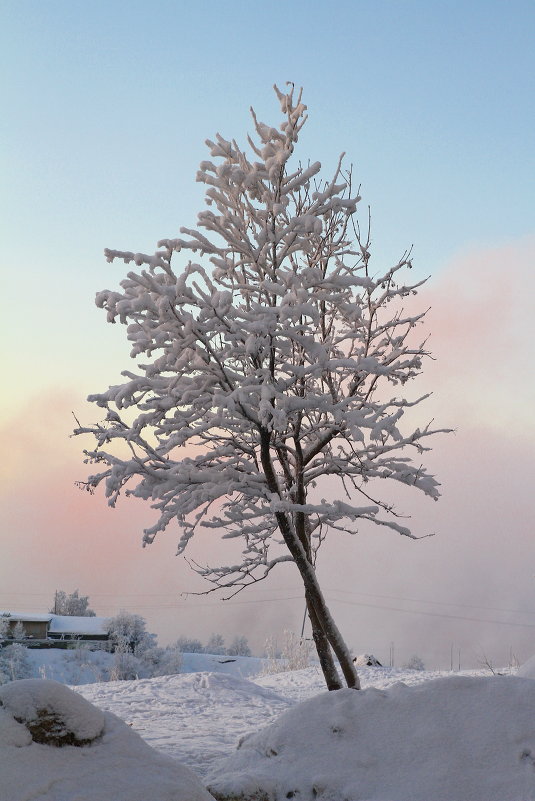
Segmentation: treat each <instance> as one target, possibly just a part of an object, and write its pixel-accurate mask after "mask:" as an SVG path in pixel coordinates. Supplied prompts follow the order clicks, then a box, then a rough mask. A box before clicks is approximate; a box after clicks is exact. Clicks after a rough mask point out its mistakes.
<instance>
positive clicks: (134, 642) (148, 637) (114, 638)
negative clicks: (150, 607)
mask: <svg viewBox="0 0 535 801" xmlns="http://www.w3.org/2000/svg"><path fill="white" fill-rule="evenodd" d="M145 627H146V621H145V618H143V617H141V615H134V614H132V613H131V612H126V611H125V610H124V609H121V611H120V612H119V614H118V615H115V617H112V618H110V619H109V620H108V623H107V626H106V628H107V631H108V634H109V637H110V640H111V642H112V644H113V646H114V648H115V649H116V650H117V649H119V650H120V649H123V650H124V644H125V643H126V644H127V646H128V650H129V651H130V652H134V651H135V652H137V653H139V652H140V651H141V650H143V648H148V647H152V646H153V645H156V642H155V640H156V637H155V635H154V634H149V632H148V631H147V630H146V628H145Z"/></svg>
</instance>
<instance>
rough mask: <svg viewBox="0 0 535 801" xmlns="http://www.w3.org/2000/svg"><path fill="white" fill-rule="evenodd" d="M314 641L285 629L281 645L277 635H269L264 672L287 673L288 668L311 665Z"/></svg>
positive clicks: (265, 648) (301, 668)
mask: <svg viewBox="0 0 535 801" xmlns="http://www.w3.org/2000/svg"><path fill="white" fill-rule="evenodd" d="M311 651H312V643H311V642H310V640H305V639H304V638H303V637H298V636H297V634H296V633H295V632H293V631H289V630H288V629H285V631H284V633H283V637H282V644H281V645H279V643H278V642H277V638H276V637H273V636H271V637H268V638H267V640H266V643H265V646H264V653H265V656H266V661H265V662H264V672H265V673H268V674H271V673H285V672H286V671H288V670H303V669H304V668H307V667H309V665H310V655H311Z"/></svg>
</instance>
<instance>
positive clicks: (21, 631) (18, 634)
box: [13, 620, 26, 640]
mask: <svg viewBox="0 0 535 801" xmlns="http://www.w3.org/2000/svg"><path fill="white" fill-rule="evenodd" d="M25 637H26V629H25V628H24V623H23V622H22V620H17V622H16V623H15V626H14V628H13V639H15V640H23V639H24V638H25Z"/></svg>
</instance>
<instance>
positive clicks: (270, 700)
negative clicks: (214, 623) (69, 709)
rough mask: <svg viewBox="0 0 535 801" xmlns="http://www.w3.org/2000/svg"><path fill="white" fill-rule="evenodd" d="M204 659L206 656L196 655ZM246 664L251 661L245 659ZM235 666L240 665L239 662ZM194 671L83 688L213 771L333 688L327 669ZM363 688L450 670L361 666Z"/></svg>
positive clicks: (154, 740)
mask: <svg viewBox="0 0 535 801" xmlns="http://www.w3.org/2000/svg"><path fill="white" fill-rule="evenodd" d="M192 656H193V657H201V659H199V661H203V660H202V657H203V656H204V655H202V654H199V655H197V654H193V655H192ZM243 661H245V662H246V661H247V660H246V659H245V658H243ZM234 666H235V671H238V670H240V667H239V663H238V664H236V663H234ZM224 667H226V668H227V671H226V672H225V673H221V672H217V673H207V672H200V673H187V674H181V675H179V676H163V677H161V678H158V679H141V680H140V681H120V682H107V683H104V684H90V685H84V686H81V687H77V688H76V689H77V690H78V692H80V693H81V694H82V695H83V696H84V698H87V699H88V701H91V702H92V703H93V704H95V705H96V706H98V707H100V708H101V709H105V710H108V711H110V712H113V713H114V714H115V715H117V716H118V717H120V718H122V719H123V720H125V721H126V722H127V723H128V724H129V725H130V726H132V728H133V729H134V730H135V731H137V732H139V734H141V736H142V737H143V739H144V740H146V741H147V742H148V743H149V744H150V745H152V746H153V747H154V748H156V749H157V750H158V751H161V752H162V753H164V754H167V755H168V756H172V757H175V758H176V759H179V760H180V761H181V762H183V763H184V764H185V765H188V766H189V767H190V768H192V769H193V770H194V771H195V772H196V773H197V774H198V775H199V776H202V777H204V776H206V775H207V774H208V773H209V772H210V771H211V770H212V769H213V768H214V767H215V766H216V765H217V763H218V761H219V760H221V759H222V758H224V757H226V756H229V755H230V754H232V753H233V752H234V751H235V749H236V746H237V745H238V742H239V740H240V739H241V738H242V737H244V736H245V735H247V734H250V733H251V732H256V731H258V729H259V728H262V727H263V726H266V725H267V724H269V723H272V722H273V721H274V720H276V718H277V717H278V716H279V715H280V714H281V712H284V711H285V710H287V709H290V707H292V706H294V705H295V704H296V703H297V702H299V701H304V700H306V699H308V698H311V697H313V696H315V695H317V694H318V693H322V692H324V691H325V684H324V680H323V676H322V675H321V671H320V670H319V668H314V667H313V668H307V669H306V670H298V671H292V672H289V673H279V674H275V675H270V676H260V677H258V678H255V679H253V680H251V679H249V680H248V679H244V678H241V677H240V676H239V675H236V673H234V675H232V671H231V670H229V668H231V665H228V666H227V665H226V666H224ZM359 675H360V677H361V680H362V684H363V687H364V688H366V687H377V688H380V689H386V688H387V687H391V686H392V685H393V684H395V683H396V682H399V681H403V682H404V683H405V684H407V685H413V684H418V683H420V682H422V681H425V680H428V679H429V678H432V677H438V676H441V675H444V674H440V673H429V672H426V671H403V670H397V669H395V668H394V669H392V668H360V670H359Z"/></svg>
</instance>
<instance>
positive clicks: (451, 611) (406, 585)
mask: <svg viewBox="0 0 535 801" xmlns="http://www.w3.org/2000/svg"><path fill="white" fill-rule="evenodd" d="M534 254H535V243H533V242H531V241H527V242H524V243H521V244H520V245H517V246H514V245H513V246H511V247H508V248H507V247H506V248H501V249H498V250H496V251H485V252H481V253H473V254H471V255H466V254H465V255H463V257H462V258H460V259H459V260H458V261H456V262H455V263H454V264H452V265H451V266H450V267H449V268H448V269H446V270H445V271H443V273H442V274H441V276H439V277H437V278H436V279H434V278H433V279H432V280H431V281H430V282H429V284H428V285H426V286H425V287H424V288H423V289H422V290H421V292H420V294H419V296H418V299H417V304H418V305H420V304H421V305H422V306H423V305H425V307H427V306H430V307H431V310H430V312H429V315H428V319H427V320H426V323H425V330H428V331H429V333H430V334H431V337H430V341H429V343H430V344H429V347H430V350H431V351H432V352H433V354H434V356H435V357H436V360H435V361H430V360H428V362H427V364H426V365H425V367H424V372H423V375H422V376H421V377H420V378H418V380H417V383H419V384H421V386H418V387H417V391H418V393H420V392H422V391H424V390H425V391H427V390H428V389H431V390H432V391H433V395H432V397H431V398H430V399H429V400H428V401H426V402H425V403H424V404H422V405H421V406H419V407H416V410H415V411H414V412H413V418H414V421H417V422H418V424H420V425H423V424H425V423H426V422H427V421H428V420H429V419H431V418H435V424H436V425H438V426H441V427H442V426H447V427H452V428H455V429H456V431H455V433H452V434H440V435H437V436H436V437H435V438H434V441H433V442H429V444H431V445H432V447H433V450H432V451H431V452H429V453H427V454H424V457H423V460H424V461H425V463H426V464H427V465H428V466H429V467H430V468H431V470H432V472H434V473H435V474H436V475H437V478H438V479H439V481H440V483H441V485H442V486H441V492H442V497H441V498H440V500H439V501H438V502H436V503H434V502H433V501H431V500H430V499H428V498H426V497H423V496H421V493H418V492H417V491H415V490H413V489H411V488H405V487H399V486H396V485H395V484H394V482H392V483H391V485H390V486H385V483H384V482H383V484H382V486H381V487H380V489H381V491H382V494H383V495H382V497H384V498H388V499H389V500H391V501H393V502H395V504H396V507H397V509H398V511H399V512H402V513H406V514H409V515H410V516H411V519H410V521H408V522H409V525H410V526H411V528H412V530H413V533H414V534H415V535H417V536H422V537H424V538H423V539H421V540H418V541H412V540H409V539H407V538H405V537H400V536H399V535H398V534H396V533H394V532H391V531H388V530H385V529H382V528H379V527H374V526H372V525H371V524H368V525H367V526H362V527H361V530H360V531H359V533H357V534H355V535H354V536H349V535H343V534H331V535H330V536H329V537H328V538H327V541H326V542H325V543H324V544H323V545H322V547H321V550H320V552H319V557H318V571H319V576H320V580H321V582H322V585H323V587H324V591H325V595H326V598H327V600H328V602H329V604H330V607H331V611H332V612H333V615H334V617H335V619H336V621H337V622H338V624H339V625H340V628H341V629H342V632H343V634H344V636H345V638H346V640H347V642H348V645H349V646H350V647H351V648H352V649H353V651H354V652H355V653H363V652H371V653H374V654H375V655H376V656H377V657H378V658H379V659H380V660H381V661H386V662H387V663H388V662H389V660H390V658H391V649H392V648H393V650H394V660H395V664H396V665H402V664H403V662H404V661H406V660H407V659H408V658H409V657H410V656H411V655H412V654H418V655H419V656H421V658H422V659H423V660H424V662H425V664H426V666H427V667H430V668H432V667H440V668H447V667H449V666H450V661H451V659H452V655H453V662H454V665H455V666H456V667H458V663H459V650H460V659H461V666H462V667H466V668H468V667H476V666H477V665H478V663H480V662H481V661H484V660H485V659H489V660H491V661H492V662H493V663H494V664H496V665H498V666H503V664H506V663H507V662H508V661H509V658H510V654H511V652H512V653H513V654H514V655H515V657H517V658H518V659H519V660H520V661H524V660H525V659H527V658H528V657H529V656H531V655H532V653H535V636H534V635H535V600H534V595H533V593H534V589H535V588H534V580H535V577H534V572H535V571H534V564H535V560H534V556H535V554H534V550H535V544H534V541H533V521H534V514H533V499H532V494H531V493H530V489H531V484H532V479H533V466H532V459H533V447H534V444H535V443H534V435H533V429H532V427H531V419H530V414H531V411H530V403H529V402H528V399H529V398H531V397H532V396H533V381H534V379H533V375H532V374H531V373H530V372H529V371H528V370H526V369H525V365H526V363H527V360H528V358H529V352H528V351H529V349H530V348H531V344H530V342H529V339H528V338H527V337H526V336H525V333H524V325H525V323H526V321H528V320H529V315H530V308H531V306H530V304H531V298H532V297H533V284H534V276H533V271H532V269H531V264H532V263H533V256H534ZM504 262H507V264H509V265H510V269H509V271H508V277H509V288H508V291H506V292H505V291H504V292H503V293H502V294H500V296H499V298H498V299H497V300H496V303H492V302H491V301H490V300H488V299H487V300H486V302H482V299H481V298H480V294H483V293H484V290H482V293H472V287H473V286H478V285H479V284H480V285H482V286H484V284H485V281H488V282H489V285H490V287H492V286H493V283H492V279H493V277H494V278H495V277H496V276H497V275H499V272H500V265H501V264H503V263H504ZM465 276H469V280H466V281H465V280H464V277H465ZM115 330H116V329H113V331H114V332H115ZM123 333H124V332H123ZM490 335H492V340H491V341H492V343H493V344H492V347H489V345H488V343H489V336H490ZM494 343H496V344H494ZM498 369H499V371H500V376H501V379H500V381H499V382H496V381H495V376H496V372H497V371H498ZM114 378H115V376H113V375H110V376H109V383H113V380H114ZM94 389H96V390H100V389H102V387H95V388H94ZM409 389H410V388H409V387H407V390H409ZM509 410H510V411H509ZM72 411H75V413H76V414H77V416H78V415H79V414H81V413H82V414H83V415H86V416H88V417H87V419H93V418H92V417H90V416H89V415H91V414H93V415H94V414H95V413H97V416H98V411H99V410H98V409H96V407H95V408H92V407H91V406H89V405H88V404H83V403H81V401H80V398H79V397H76V394H75V392H74V388H71V389H70V392H69V394H67V393H66V392H60V393H58V395H57V396H50V397H49V398H48V399H46V398H43V400H42V414H43V417H44V418H46V420H47V423H48V424H47V426H46V427H43V426H42V425H41V419H40V418H35V417H32V416H31V412H30V411H29V410H26V409H21V412H20V415H19V418H18V419H16V420H14V421H12V422H11V423H10V425H9V426H8V427H6V429H5V430H4V431H3V432H2V433H3V435H4V442H5V445H6V452H9V454H10V459H9V467H10V470H9V476H8V477H7V481H9V484H10V487H9V492H8V493H6V494H5V498H4V508H5V510H6V511H7V517H6V515H5V518H6V519H7V525H8V529H10V530H12V531H16V536H13V538H9V539H6V542H5V543H4V547H3V554H4V558H3V559H2V561H1V563H0V579H1V583H0V587H1V590H0V607H6V608H12V609H15V610H17V611H34V612H46V611H48V610H49V609H50V606H51V604H52V600H53V595H54V591H55V589H64V590H66V591H69V592H70V591H72V590H74V589H79V591H80V593H81V594H83V595H89V597H90V602H91V606H92V608H94V609H95V611H96V612H97V614H103V615H112V614H114V613H116V612H117V611H118V610H119V609H120V608H126V609H128V610H129V611H132V612H136V613H139V614H141V615H143V616H144V617H145V618H146V620H147V625H148V629H149V630H150V631H154V632H155V633H157V634H158V637H159V639H160V642H161V643H162V644H166V643H167V642H172V641H173V640H176V639H177V638H178V637H179V636H191V637H196V638H199V639H201V641H206V639H207V638H208V637H209V635H210V634H211V633H212V632H221V633H222V634H223V635H224V636H225V638H226V640H227V643H228V642H230V640H231V639H232V638H233V637H234V636H235V635H238V634H243V635H245V636H246V637H247V638H248V640H249V642H250V645H251V647H252V650H253V652H254V653H257V654H260V653H261V652H262V650H263V646H264V642H265V640H266V637H267V636H270V635H276V636H278V637H279V638H280V637H282V632H283V630H284V629H291V630H292V631H295V632H297V633H300V631H301V626H302V621H303V610H304V607H303V601H302V589H301V583H300V578H299V575H298V573H297V570H296V569H295V568H294V566H293V565H283V566H280V567H279V568H278V569H277V570H276V571H274V573H273V574H272V575H271V576H270V578H268V579H267V580H266V581H265V582H261V583H260V584H259V585H258V586H255V587H253V588H250V589H248V590H245V591H244V592H242V593H240V594H239V595H238V596H236V597H235V598H234V599H232V600H228V601H222V600H219V599H218V597H217V595H216V594H210V595H200V596H196V595H192V594H189V595H187V596H185V595H183V593H188V592H190V593H194V592H202V591H203V590H205V589H207V588H208V585H206V584H204V583H203V582H202V581H201V580H200V579H199V578H198V577H197V576H195V574H194V573H193V572H192V571H191V570H190V568H189V567H188V565H187V564H186V562H185V560H184V559H183V558H176V557H175V556H174V551H175V547H176V530H175V531H174V530H173V528H172V527H170V528H169V530H168V531H167V532H166V534H165V535H163V536H162V535H160V536H159V538H158V539H157V540H156V542H155V543H154V544H153V545H151V546H149V547H147V548H145V549H143V548H142V547H141V533H142V528H143V526H144V525H147V524H148V523H149V522H151V520H152V514H151V511H150V508H149V506H148V504H144V503H143V502H142V501H139V500H132V499H122V500H120V501H119V503H118V505H117V508H116V509H109V508H108V507H107V505H106V501H105V499H104V497H103V495H102V493H100V492H97V493H96V494H95V495H94V496H91V495H90V494H88V493H87V492H83V491H82V490H80V489H79V488H78V487H76V486H75V485H74V482H75V481H76V480H80V479H84V478H85V476H86V475H87V470H88V466H86V465H84V464H83V463H82V455H81V451H82V447H83V445H84V443H83V442H81V438H75V439H69V438H68V436H69V434H70V431H71V426H72V425H73V422H74V421H73V418H72ZM28 454H32V456H31V458H29V457H28ZM4 489H6V484H4ZM29 498H31V499H32V502H31V504H30V503H28V499H29ZM427 535H434V536H431V537H428V536H427ZM195 539H196V540H197V541H195V540H194V541H193V542H192V545H191V547H190V548H189V549H188V551H187V552H186V557H188V558H192V559H194V560H196V561H198V562H201V563H223V562H229V561H230V562H232V561H233V557H232V554H233V553H235V552H236V549H237V544H236V543H229V542H228V541H225V542H224V541H222V540H221V539H220V538H219V537H218V536H217V534H216V533H215V532H204V533H201V534H200V535H198V536H197V537H196V538H195ZM486 621H488V622H486ZM309 633H310V632H309V628H308V625H307V626H306V628H305V636H306V635H307V634H308V635H309Z"/></svg>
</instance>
